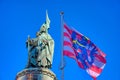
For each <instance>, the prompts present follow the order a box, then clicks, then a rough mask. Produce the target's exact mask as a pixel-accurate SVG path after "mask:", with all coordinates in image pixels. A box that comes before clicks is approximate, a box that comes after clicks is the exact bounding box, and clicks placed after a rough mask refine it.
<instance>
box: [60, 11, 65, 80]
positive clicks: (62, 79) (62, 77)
mask: <svg viewBox="0 0 120 80" xmlns="http://www.w3.org/2000/svg"><path fill="white" fill-rule="evenodd" d="M60 15H61V67H60V69H61V80H64V56H63V40H64V35H63V30H64V28H63V15H64V12H63V11H61V12H60Z"/></svg>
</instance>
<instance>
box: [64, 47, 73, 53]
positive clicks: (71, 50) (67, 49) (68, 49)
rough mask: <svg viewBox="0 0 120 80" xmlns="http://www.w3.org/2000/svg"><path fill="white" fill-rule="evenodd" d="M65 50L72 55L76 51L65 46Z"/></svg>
mask: <svg viewBox="0 0 120 80" xmlns="http://www.w3.org/2000/svg"><path fill="white" fill-rule="evenodd" d="M64 50H66V51H70V52H71V53H74V50H73V49H72V48H71V47H69V46H64Z"/></svg>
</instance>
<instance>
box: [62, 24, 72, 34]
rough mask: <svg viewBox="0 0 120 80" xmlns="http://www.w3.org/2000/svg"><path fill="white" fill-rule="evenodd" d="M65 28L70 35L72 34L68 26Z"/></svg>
mask: <svg viewBox="0 0 120 80" xmlns="http://www.w3.org/2000/svg"><path fill="white" fill-rule="evenodd" d="M64 28H65V29H66V30H67V31H68V32H69V34H72V30H71V29H69V28H68V26H67V25H66V24H64Z"/></svg>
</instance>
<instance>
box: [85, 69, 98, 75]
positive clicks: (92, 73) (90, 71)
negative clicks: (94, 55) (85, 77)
mask: <svg viewBox="0 0 120 80" xmlns="http://www.w3.org/2000/svg"><path fill="white" fill-rule="evenodd" d="M86 71H87V73H88V74H89V75H91V76H92V77H98V76H99V75H100V74H98V73H96V72H94V71H92V70H90V69H87V70H86Z"/></svg>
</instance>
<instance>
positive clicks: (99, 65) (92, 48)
mask: <svg viewBox="0 0 120 80" xmlns="http://www.w3.org/2000/svg"><path fill="white" fill-rule="evenodd" d="M63 34H64V40H63V46H64V49H63V55H64V56H68V57H70V58H73V59H74V60H76V62H77V64H78V66H79V67H80V68H82V69H84V70H86V71H87V73H88V74H89V75H90V76H91V77H92V78H93V79H94V80H96V78H97V77H98V76H99V75H100V73H101V72H102V70H103V68H104V66H105V64H106V59H105V56H106V55H105V54H104V53H103V52H102V51H101V50H100V49H99V48H98V47H97V46H96V45H95V44H94V43H93V42H91V41H90V39H88V38H87V37H86V36H84V35H82V34H81V33H79V32H77V31H76V30H74V29H70V28H69V27H68V26H67V25H66V24H64V32H63Z"/></svg>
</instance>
